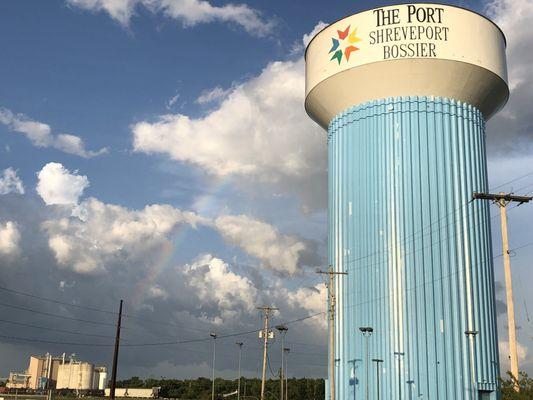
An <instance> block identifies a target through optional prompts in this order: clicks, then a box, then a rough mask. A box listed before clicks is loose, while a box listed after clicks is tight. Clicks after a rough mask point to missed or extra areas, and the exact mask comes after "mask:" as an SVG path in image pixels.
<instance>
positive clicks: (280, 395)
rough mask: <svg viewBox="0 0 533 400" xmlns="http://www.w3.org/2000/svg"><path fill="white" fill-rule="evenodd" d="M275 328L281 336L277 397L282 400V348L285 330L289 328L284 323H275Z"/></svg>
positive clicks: (283, 347)
mask: <svg viewBox="0 0 533 400" xmlns="http://www.w3.org/2000/svg"><path fill="white" fill-rule="evenodd" d="M276 329H277V330H278V331H279V335H280V336H281V368H280V369H279V386H280V388H279V399H280V400H283V393H284V390H283V375H284V374H283V365H284V362H283V361H284V357H283V355H284V353H285V351H284V349H285V345H284V343H285V335H286V334H287V331H288V330H289V328H287V327H286V326H285V325H277V326H276Z"/></svg>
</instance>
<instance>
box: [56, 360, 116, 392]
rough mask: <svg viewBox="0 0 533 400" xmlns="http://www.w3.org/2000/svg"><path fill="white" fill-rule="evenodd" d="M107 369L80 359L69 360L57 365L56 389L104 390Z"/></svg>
mask: <svg viewBox="0 0 533 400" xmlns="http://www.w3.org/2000/svg"><path fill="white" fill-rule="evenodd" d="M106 384H107V369H106V368H105V367H95V366H94V365H93V364H91V363H88V362H82V361H70V362H68V363H65V364H61V365H60V366H59V370H58V374H57V384H56V389H72V390H79V391H81V390H104V389H105V387H106Z"/></svg>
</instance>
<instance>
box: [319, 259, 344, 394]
mask: <svg viewBox="0 0 533 400" xmlns="http://www.w3.org/2000/svg"><path fill="white" fill-rule="evenodd" d="M317 273H318V274H323V275H328V297H329V371H330V372H329V398H330V400H335V286H334V285H335V275H348V273H347V272H335V271H334V270H333V267H332V266H331V265H330V266H329V268H328V270H327V271H317Z"/></svg>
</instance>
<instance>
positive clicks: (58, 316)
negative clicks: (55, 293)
mask: <svg viewBox="0 0 533 400" xmlns="http://www.w3.org/2000/svg"><path fill="white" fill-rule="evenodd" d="M0 306H2V307H8V308H13V309H15V310H20V311H27V312H31V313H35V314H41V315H46V316H49V317H54V318H61V319H67V320H71V321H77V322H84V323H87V324H94V325H105V326H116V325H115V324H110V323H106V322H100V321H94V320H89V319H81V318H74V317H67V316H65V315H59V314H52V313H49V312H45V311H38V310H34V309H32V308H26V307H20V306H15V305H12V304H7V303H1V302H0Z"/></svg>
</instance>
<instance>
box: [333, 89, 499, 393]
mask: <svg viewBox="0 0 533 400" xmlns="http://www.w3.org/2000/svg"><path fill="white" fill-rule="evenodd" d="M328 147H329V150H328V151H329V238H330V240H329V260H330V263H331V264H332V265H333V266H334V267H335V269H336V270H338V271H347V272H348V276H347V277H345V278H340V279H337V283H336V285H337V287H336V289H337V298H338V307H337V312H338V318H337V320H336V329H337V337H336V339H337V344H338V345H337V349H336V353H337V354H336V359H337V360H338V361H337V365H336V375H337V381H336V382H337V384H338V389H337V393H338V396H339V397H338V398H339V399H353V398H364V396H365V393H366V379H367V378H366V372H367V368H366V363H367V359H366V357H365V342H364V338H363V335H362V334H361V332H360V331H359V329H358V328H359V327H362V326H370V327H372V328H373V329H374V332H373V334H372V336H371V337H370V338H368V339H367V343H368V346H369V359H370V360H371V359H373V358H379V359H383V360H384V362H383V364H382V369H381V370H380V372H379V376H380V383H381V388H382V390H381V398H383V399H400V398H402V399H403V398H425V399H428V398H431V399H456V400H460V399H473V398H476V399H477V392H478V391H479V390H489V391H490V390H496V388H497V376H498V374H499V364H498V363H499V360H498V351H497V334H496V319H495V300H494V299H495V298H494V276H493V269H492V264H493V263H492V248H491V243H490V234H491V233H490V223H489V222H490V221H489V209H488V207H489V206H488V204H487V202H471V201H470V199H471V197H472V193H473V192H474V191H478V192H484V191H486V190H487V172H486V154H485V127H484V120H483V116H482V115H481V113H480V111H479V110H477V109H476V108H474V107H473V106H470V105H468V104H464V103H459V102H456V101H454V100H449V99H442V98H426V97H406V98H397V99H387V100H376V101H372V102H368V103H365V104H362V105H358V106H356V107H353V108H351V109H348V110H346V111H345V112H343V113H341V114H339V115H338V116H337V117H335V118H334V119H333V120H332V122H331V123H330V126H329V132H328ZM468 331H470V332H474V331H475V332H477V334H475V335H473V334H466V333H465V332H468ZM370 360H369V361H368V362H369V370H368V380H369V393H370V398H372V399H374V398H377V396H376V393H375V391H376V385H377V370H376V364H375V363H372V362H371V361H370Z"/></svg>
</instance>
